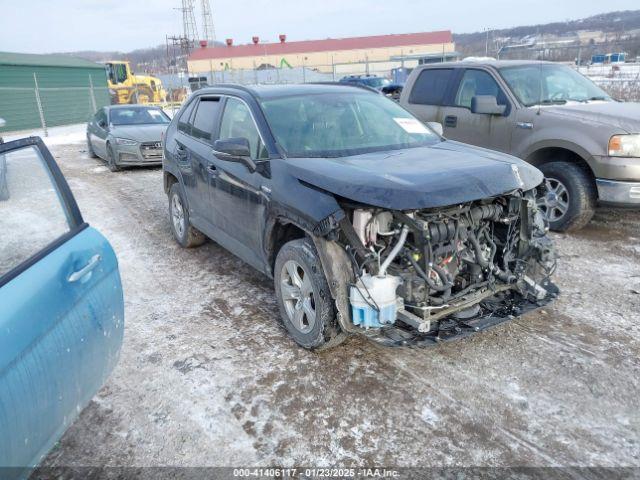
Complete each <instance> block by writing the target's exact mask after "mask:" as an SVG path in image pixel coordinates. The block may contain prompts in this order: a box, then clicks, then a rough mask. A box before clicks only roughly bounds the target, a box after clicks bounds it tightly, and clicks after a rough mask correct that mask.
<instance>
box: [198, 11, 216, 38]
mask: <svg viewBox="0 0 640 480" xmlns="http://www.w3.org/2000/svg"><path fill="white" fill-rule="evenodd" d="M201 6H202V29H203V32H202V39H203V40H206V41H207V42H208V43H209V44H210V45H212V46H213V42H214V41H215V40H216V31H215V29H214V28H213V15H211V4H210V3H209V0H201Z"/></svg>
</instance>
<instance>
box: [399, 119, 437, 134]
mask: <svg viewBox="0 0 640 480" xmlns="http://www.w3.org/2000/svg"><path fill="white" fill-rule="evenodd" d="M394 120H395V122H396V123H397V124H398V125H400V126H401V127H402V128H403V129H404V131H405V132H407V133H429V130H428V129H427V127H425V126H424V125H423V124H422V123H420V121H418V120H416V119H415V118H394Z"/></svg>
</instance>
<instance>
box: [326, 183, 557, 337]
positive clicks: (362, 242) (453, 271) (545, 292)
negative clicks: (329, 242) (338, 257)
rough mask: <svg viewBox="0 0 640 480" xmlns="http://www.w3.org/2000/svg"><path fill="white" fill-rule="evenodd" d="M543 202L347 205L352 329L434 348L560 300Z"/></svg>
mask: <svg viewBox="0 0 640 480" xmlns="http://www.w3.org/2000/svg"><path fill="white" fill-rule="evenodd" d="M543 186H544V184H543V185H542V186H541V187H539V188H543ZM535 198H536V191H535V189H533V190H530V191H527V192H524V193H523V192H521V191H515V192H512V193H510V194H507V195H503V196H499V197H494V198H489V199H485V200H480V201H475V202H470V203H467V204H460V205H455V206H450V207H442V208H432V209H422V210H414V211H404V212H401V211H390V210H384V209H380V208H374V207H364V206H362V205H358V204H352V203H350V202H348V201H346V202H343V205H342V206H343V209H344V210H345V212H347V216H346V218H345V219H344V220H343V222H341V225H340V226H341V229H340V235H339V238H338V239H337V241H338V242H339V243H341V244H342V246H343V247H344V249H345V250H346V252H347V254H348V256H349V259H350V261H351V267H352V269H353V277H352V278H354V279H355V281H354V282H353V283H351V284H350V285H349V304H350V313H351V326H357V327H358V328H360V329H362V330H364V332H363V333H365V334H367V335H368V336H371V337H373V338H374V339H376V340H378V341H380V342H382V343H385V344H409V343H419V342H425V341H430V342H434V341H439V340H446V339H449V338H450V337H455V336H459V335H460V334H464V333H468V332H473V331H478V330H481V329H483V328H486V327H487V326H491V325H494V324H497V323H500V322H502V321H505V320H507V319H509V318H513V317H514V316H515V315H519V314H521V313H524V312H525V311H527V310H529V309H533V308H537V307H538V306H540V305H543V304H545V303H547V302H548V301H550V300H551V299H552V298H554V297H555V296H556V295H557V293H558V290H557V288H556V287H555V285H553V283H551V281H550V279H549V277H550V276H551V275H552V274H553V272H554V270H555V267H556V254H555V251H554V248H553V245H552V243H551V241H550V240H549V238H548V237H547V235H546V233H547V230H548V227H547V225H546V221H545V220H544V217H543V215H542V214H541V212H540V211H539V210H538V209H537V207H536V202H535Z"/></svg>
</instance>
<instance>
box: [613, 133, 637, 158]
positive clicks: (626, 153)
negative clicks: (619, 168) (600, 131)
mask: <svg viewBox="0 0 640 480" xmlns="http://www.w3.org/2000/svg"><path fill="white" fill-rule="evenodd" d="M609 156H611V157H640V134H638V133H635V134H632V135H614V136H613V137H611V140H609Z"/></svg>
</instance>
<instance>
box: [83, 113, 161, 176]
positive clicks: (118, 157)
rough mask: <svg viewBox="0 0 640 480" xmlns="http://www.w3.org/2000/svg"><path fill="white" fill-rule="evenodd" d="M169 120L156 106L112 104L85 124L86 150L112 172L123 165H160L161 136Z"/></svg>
mask: <svg viewBox="0 0 640 480" xmlns="http://www.w3.org/2000/svg"><path fill="white" fill-rule="evenodd" d="M170 122H171V119H170V118H169V117H168V116H167V114H166V113H164V111H163V110H162V109H161V108H159V107H151V106H144V105H112V106H107V107H103V108H101V109H99V110H98V111H97V112H96V114H95V115H94V116H93V117H92V118H91V120H90V121H89V123H88V124H87V150H88V152H89V155H90V156H91V157H93V158H95V157H100V158H102V159H104V160H105V161H106V162H107V166H108V167H109V170H111V171H112V172H115V171H118V170H120V168H121V167H123V166H139V165H160V164H162V134H163V133H164V132H165V130H166V129H167V127H168V126H169V123H170Z"/></svg>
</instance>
